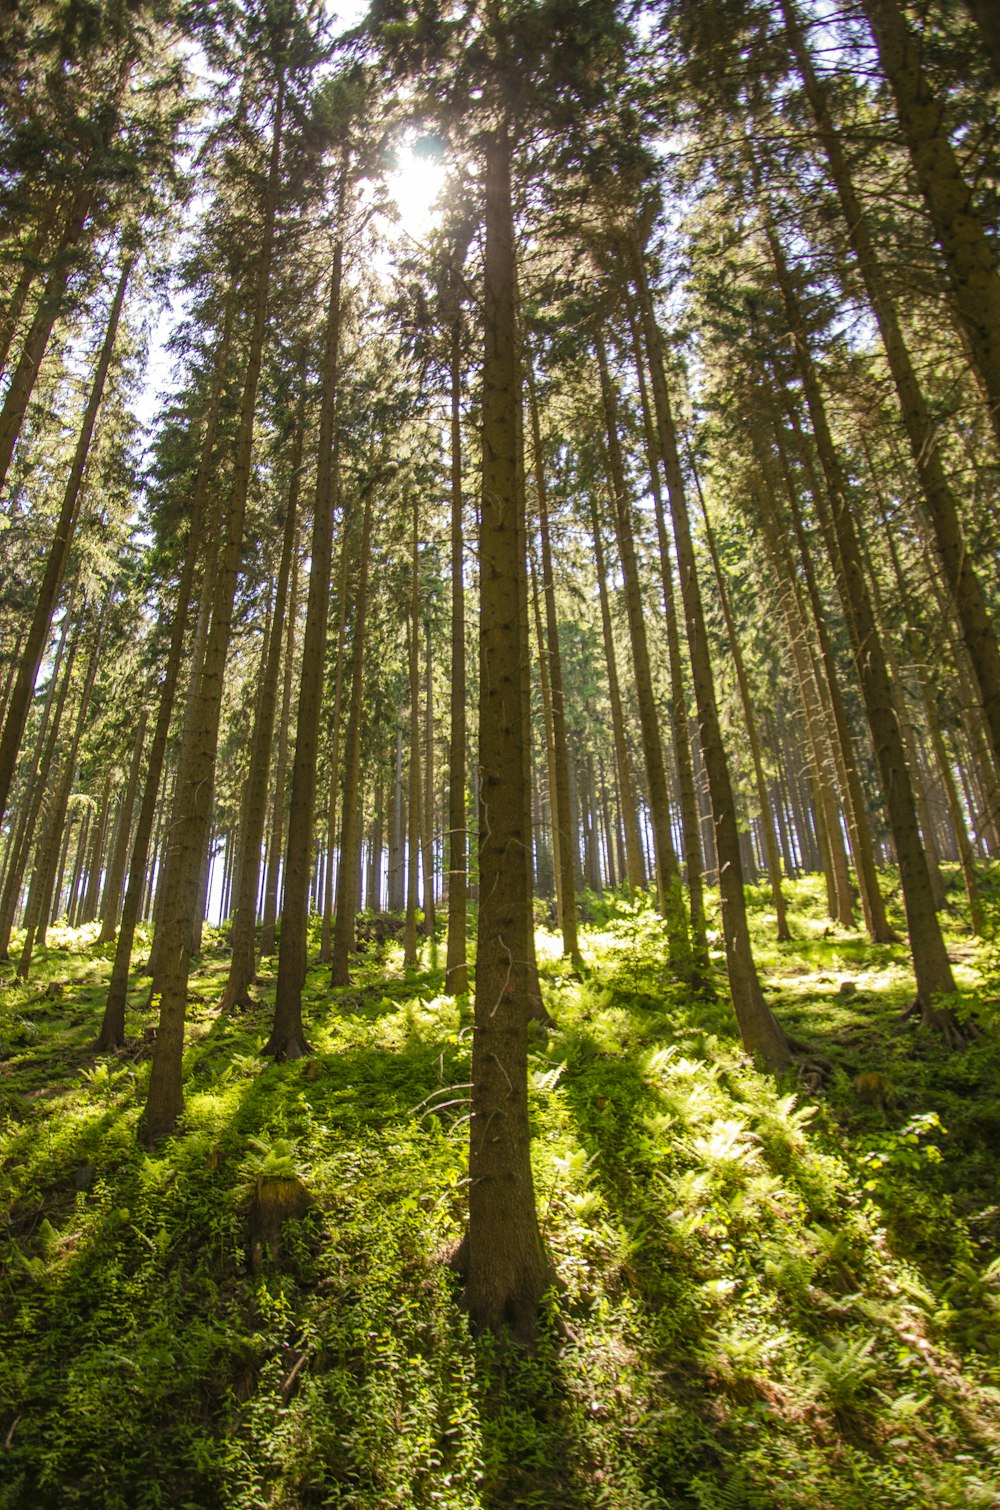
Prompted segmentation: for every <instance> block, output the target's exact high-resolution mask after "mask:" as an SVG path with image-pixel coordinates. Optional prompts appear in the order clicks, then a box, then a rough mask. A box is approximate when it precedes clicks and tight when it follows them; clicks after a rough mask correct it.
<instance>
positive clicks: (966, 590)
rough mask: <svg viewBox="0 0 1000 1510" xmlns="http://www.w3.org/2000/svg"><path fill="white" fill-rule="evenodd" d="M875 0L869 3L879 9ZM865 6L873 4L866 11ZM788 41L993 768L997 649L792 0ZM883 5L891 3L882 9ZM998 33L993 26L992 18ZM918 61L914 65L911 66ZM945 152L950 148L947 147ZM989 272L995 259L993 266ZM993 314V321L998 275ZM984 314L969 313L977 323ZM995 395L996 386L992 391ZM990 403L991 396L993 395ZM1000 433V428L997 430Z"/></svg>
mask: <svg viewBox="0 0 1000 1510" xmlns="http://www.w3.org/2000/svg"><path fill="white" fill-rule="evenodd" d="M881 3H882V0H874V7H880V6H881ZM874 7H873V8H874ZM782 9H783V11H784V14H785V20H786V24H787V28H788V37H789V43H790V45H791V48H792V52H793V54H794V56H795V60H796V63H797V64H798V68H799V71H800V73H801V75H802V80H803V83H804V85H805V89H806V94H807V96H808V98H809V102H810V104H811V106H812V109H813V114H814V117H815V120H816V127H817V132H818V134H819V138H820V141H821V142H822V144H823V147H824V150H825V152H826V156H827V161H828V162H829V165H830V177H831V179H832V180H833V184H834V187H835V189H836V190H837V195H838V197H839V199H840V205H841V209H842V211H843V214H844V221H845V225H846V228H847V233H848V237H849V239H850V243H851V247H852V249H853V251H854V255H855V257H856V259H857V265H858V270H859V272H860V274H861V278H862V281H863V283H864V285H865V289H866V291H867V294H868V298H869V301H870V303H871V306H872V309H873V311H874V314H875V318H876V320H877V322H878V327H879V332H880V334H881V337H882V345H883V347H884V349H885V354H886V359H887V361H888V363H889V370H890V372H891V374H892V379H893V382H894V384H895V387H896V393H897V396H898V399H899V409H900V414H901V417H902V420H903V425H904V427H905V429H906V434H907V438H908V440H909V445H910V452H911V455H912V457H913V462H914V465H915V467H916V470H917V475H918V476H919V478H920V483H921V488H922V492H923V497H924V501H925V503H926V506H927V513H928V516H929V518H930V521H931V525H932V528H933V531H934V540H935V543H936V545H937V548H938V551H939V553H940V556H941V562H942V565H943V567H944V572H945V577H946V579H947V582H948V587H949V591H950V593H951V596H952V599H953V601H954V604H955V611H956V614H957V616H958V621H959V624H960V625H961V629H962V634H963V637H964V639H965V644H966V647H967V648H968V652H969V659H970V662H971V664H972V668H973V672H974V674H975V678H976V684H977V686H978V688H979V695H980V698H981V700H982V705H983V711H984V713H985V716H986V726H987V730H988V733H989V739H990V747H991V751H992V755H993V761H994V764H995V766H996V769H997V771H998V772H1000V649H998V646H997V637H996V633H995V631H994V628H993V625H992V623H991V620H990V615H989V611H988V609H987V605H986V601H985V599H984V596H983V590H982V587H981V586H980V582H979V578H978V576H977V575H976V572H975V569H974V567H973V564H972V558H971V556H970V553H969V551H968V549H967V546H966V541H965V538H964V535H963V531H962V525H961V520H960V515H959V510H958V503H957V500H956V498H955V495H954V493H953V491H952V489H951V486H950V484H949V482H948V478H947V475H946V472H945V466H944V462H943V460H942V457H941V453H940V450H939V449H938V444H937V426H936V424H935V423H934V421H933V419H932V417H931V414H930V411H929V409H928V406H927V400H926V399H925V397H924V394H923V391H922V389H921V387H920V383H919V381H918V379H917V374H916V371H915V369H914V366H913V362H912V360H911V358H910V353H909V350H908V348H907V345H906V341H905V339H904V337H903V332H902V329H901V327H900V323H899V318H898V316H897V313H896V307H895V304H894V302H893V300H892V298H891V297H890V294H889V290H888V287H887V284H886V279H885V274H884V272H883V270H882V264H881V260H880V258H879V256H878V253H877V251H876V249H875V243H874V240H873V237H872V234H871V231H870V230H869V227H868V222H867V220H866V218H865V215H864V212H863V210H862V208H861V203H860V201H859V199H858V196H857V193H856V191H855V188H854V183H853V179H852V176H851V172H850V168H849V166H848V163H847V159H846V157H845V155H844V150H843V147H842V146H841V143H840V137H839V135H838V133H837V130H836V127H835V125H834V122H833V116H832V114H831V111H830V106H829V100H828V97H827V90H826V88H825V87H824V85H823V84H822V83H821V82H820V80H819V79H818V78H817V76H816V72H815V69H814V68H813V66H812V59H811V58H810V56H809V52H808V49H807V46H806V42H805V37H804V35H803V33H802V28H801V25H800V23H799V20H798V17H797V15H796V12H795V8H794V3H793V0H782ZM886 9H887V10H889V9H894V7H892V6H889V7H886ZM994 26H995V29H996V30H997V31H1000V25H998V24H997V23H994ZM917 66H919V65H917ZM949 150H950V149H949ZM993 266H994V271H995V262H994V263H993ZM996 282H997V290H996V293H997V298H996V312H997V319H998V321H1000V280H996ZM983 314H984V312H983V311H982V310H980V309H978V308H977V309H976V310H975V315H976V320H977V322H978V321H979V320H981V319H982V318H983ZM992 342H993V345H992V347H991V351H992V353H993V359H994V360H995V363H996V370H997V382H998V383H1000V327H998V328H997V329H995V330H994V331H993V335H992ZM997 391H998V395H1000V388H998V390H997ZM994 402H996V400H994ZM998 435H1000V430H998Z"/></svg>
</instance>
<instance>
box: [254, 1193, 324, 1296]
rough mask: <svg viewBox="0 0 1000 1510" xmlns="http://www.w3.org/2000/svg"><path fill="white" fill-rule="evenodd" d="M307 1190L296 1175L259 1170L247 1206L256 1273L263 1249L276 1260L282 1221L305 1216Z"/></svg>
mask: <svg viewBox="0 0 1000 1510" xmlns="http://www.w3.org/2000/svg"><path fill="white" fill-rule="evenodd" d="M309 1205H310V1201H309V1193H308V1191H307V1190H306V1188H305V1186H304V1185H303V1183H302V1181H301V1180H300V1179H299V1178H298V1177H297V1176H296V1175H288V1174H259V1175H258V1176H257V1184H256V1186H255V1188H254V1193H253V1201H252V1205H251V1208H250V1249H249V1253H250V1267H251V1269H252V1270H253V1272H254V1273H255V1274H259V1273H260V1271H261V1268H262V1266H263V1261H264V1252H265V1250H266V1251H267V1254H268V1256H269V1257H270V1258H271V1259H272V1260H275V1259H277V1257H278V1252H279V1249H280V1245H281V1228H282V1224H283V1223H284V1222H288V1221H293V1220H296V1219H297V1218H299V1217H302V1216H305V1214H306V1212H307V1211H308V1210H309Z"/></svg>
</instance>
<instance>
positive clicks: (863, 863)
mask: <svg viewBox="0 0 1000 1510" xmlns="http://www.w3.org/2000/svg"><path fill="white" fill-rule="evenodd" d="M774 438H775V445H776V447H777V451H778V457H779V461H780V463H781V470H782V475H783V477H784V482H785V491H786V496H787V499H788V507H789V514H790V517H791V521H792V529H793V531H794V533H795V540H796V544H797V547H798V552H799V561H800V564H801V567H802V576H803V580H804V581H805V585H806V590H807V593H808V597H809V605H810V610H811V613H812V623H813V628H814V629H815V632H816V638H817V640H818V641H819V647H820V656H821V658H822V662H823V670H824V672H825V690H826V695H827V698H828V700H829V707H830V717H831V721H832V724H833V731H834V738H835V745H834V752H835V755H837V754H839V759H838V761H837V769H838V773H840V772H842V773H843V774H842V781H841V786H842V790H843V792H844V798H845V803H844V807H845V815H846V817H847V826H848V830H849V832H850V836H851V849H852V851H853V853H854V863H855V866H856V868H857V875H858V889H859V891H860V894H861V907H862V911H863V913H864V918H865V927H866V928H867V930H868V934H869V936H870V937H871V939H872V941H873V942H874V943H882V944H887V943H894V942H895V941H896V939H897V934H896V933H895V930H894V929H893V928H892V927H891V926H890V924H889V919H888V917H887V916H886V911H885V901H884V899H883V897H882V892H881V888H880V887H879V882H878V874H877V871H876V866H875V848H874V845H873V843H872V836H871V826H870V824H869V822H868V810H867V807H866V805H865V796H864V792H863V790H862V787H861V777H860V775H859V774H858V762H857V757H856V755H855V751H854V741H853V739H852V737H851V728H850V724H849V722H848V718H847V709H846V707H845V706H844V699H843V694H842V692H841V688H840V675H839V672H838V669H837V663H836V660H835V658H834V654H833V647H832V645H831V643H830V635H829V631H828V629H827V624H826V613H825V610H824V607H823V602H822V599H821V598H820V593H819V587H818V585H817V582H816V573H815V570H814V568H813V561H812V553H811V551H810V547H809V541H808V538H807V536H806V531H805V526H804V524H803V521H802V512H801V508H800V506H799V499H798V496H797V494H796V491H795V487H794V485H793V481H792V474H791V467H790V465H789V461H788V458H787V455H786V452H785V447H784V442H783V440H782V436H781V432H780V429H779V427H778V426H777V424H775V426H774ZM817 486H818V484H817ZM795 580H796V574H795V573H792V574H791V575H790V577H789V581H791V582H792V583H794V582H795ZM817 681H818V678H817ZM821 695H822V689H821Z"/></svg>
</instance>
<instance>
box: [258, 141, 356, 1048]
mask: <svg viewBox="0 0 1000 1510" xmlns="http://www.w3.org/2000/svg"><path fill="white" fill-rule="evenodd" d="M338 197H339V206H338V214H339V219H340V226H339V234H338V239H337V243H336V246H335V248H334V254H333V272H332V275H331V278H330V297H329V302H328V305H327V317H326V339H325V350H324V354H323V394H322V400H321V406H320V425H319V451H318V460H317V465H316V503H315V508H314V511H313V529H312V542H311V546H310V556H311V562H312V564H311V567H310V571H309V598H308V602H307V605H306V625H305V634H304V637H303V642H302V679H301V682H300V684H299V709H298V718H297V721H296V729H295V754H294V756H293V759H292V790H291V799H290V802H289V808H288V842H287V845H286V849H285V893H284V903H283V906H282V909H281V945H280V948H279V951H278V980H277V986H276V989H275V999H274V1025H273V1027H272V1029H271V1036H270V1038H269V1039H268V1042H267V1044H266V1046H265V1048H264V1053H265V1054H273V1055H274V1057H275V1059H278V1060H282V1059H299V1058H301V1057H302V1056H303V1055H304V1054H308V1053H309V1052H310V1049H309V1045H308V1043H307V1042H306V1037H305V1032H304V1030H303V1027H302V987H303V986H304V984H305V978H306V968H307V930H308V923H309V873H310V868H311V862H312V854H313V816H314V813H315V807H316V764H317V759H318V756H319V723H320V711H321V708H322V703H323V663H324V659H325V654H326V620H327V614H328V612H329V606H330V570H331V564H332V558H333V515H334V509H335V507H336V504H337V490H338V485H339V484H338V476H337V464H336V463H337V458H336V455H335V438H334V430H335V421H336V414H337V388H338V383H339V363H340V331H341V284H342V279H343V267H344V240H343V237H344V222H345V219H346V214H347V161H346V157H345V159H344V163H343V166H342V168H341V175H340V187H339V196H338Z"/></svg>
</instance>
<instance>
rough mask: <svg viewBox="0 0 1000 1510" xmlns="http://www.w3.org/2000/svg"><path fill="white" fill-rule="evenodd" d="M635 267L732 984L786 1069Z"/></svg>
mask: <svg viewBox="0 0 1000 1510" xmlns="http://www.w3.org/2000/svg"><path fill="white" fill-rule="evenodd" d="M634 271H635V284H636V294H637V297H638V302H639V312H640V316H641V319H642V326H643V334H644V336H645V341H646V351H647V354H648V358H649V366H650V379H651V385H652V390H653V410H654V414H655V416H656V423H657V431H658V437H659V442H660V456H661V457H662V460H663V469H664V474H665V476H666V480H667V499H668V501H669V504H670V517H671V522H672V524H673V528H674V544H675V547H676V550H677V563H678V567H679V570H680V578H681V599H682V602H683V604H684V618H685V622H686V625H687V633H688V646H689V649H690V655H691V678H692V682H693V684H694V694H695V706H696V707H697V709H698V721H699V724H700V735H701V749H702V755H703V758H704V762H705V771H706V774H707V776H708V785H709V791H710V793H711V799H712V816H713V819H714V825H715V847H716V853H717V856H718V864H719V896H720V902H721V905H722V929H723V938H724V940H725V948H726V966H727V970H728V975H729V988H730V992H731V993H732V998H733V1008H734V1010H735V1013H736V1020H737V1023H738V1025H739V1030H740V1037H741V1038H742V1040H743V1044H744V1047H745V1048H746V1049H747V1051H748V1052H749V1053H751V1054H756V1055H759V1056H760V1058H761V1059H762V1060H763V1062H764V1063H765V1064H766V1065H768V1067H769V1068H771V1069H784V1068H787V1066H788V1065H789V1064H790V1063H791V1058H792V1046H791V1043H790V1041H789V1039H788V1035H787V1034H786V1033H785V1031H784V1029H783V1028H782V1027H781V1026H780V1024H779V1023H778V1020H777V1018H776V1017H775V1016H774V1013H773V1012H772V1011H771V1009H770V1007H769V1006H768V1005H767V1002H766V1001H765V1000H764V993H763V991H762V990H761V988H760V982H759V980H758V978H757V969H756V966H755V964H754V958H753V951H752V948H751V945H750V929H749V925H748V922H747V912H746V898H745V896H744V892H743V867H742V862H741V860H740V843H739V829H738V826H737V822H736V803H735V800H734V797H733V788H732V782H731V780H730V776H729V764H728V761H727V759H726V749H725V745H724V744H723V741H722V729H721V727H720V724H719V714H718V709H717V707H716V703H715V684H714V678H713V675H712V661H711V656H710V652H709V643H708V633H707V630H706V627H705V614H704V609H703V607H702V601H701V591H700V588H699V586H698V575H697V567H696V563H695V555H694V544H693V541H692V539H691V527H690V523H689V520H688V510H687V499H686V496H685V490H684V479H683V474H682V472H681V465H680V457H679V456H678V452H677V435H676V430H675V428H674V421H673V415H672V413H671V409H670V400H669V396H668V393H667V381H666V373H665V371H664V366H663V353H662V343H661V339H660V332H659V329H658V327H657V324H656V320H655V318H654V314H653V301H652V296H651V294H650V290H649V282H648V278H647V274H646V266H645V260H644V256H643V253H642V249H641V247H640V246H639V244H638V241H636V243H635V244H634Z"/></svg>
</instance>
